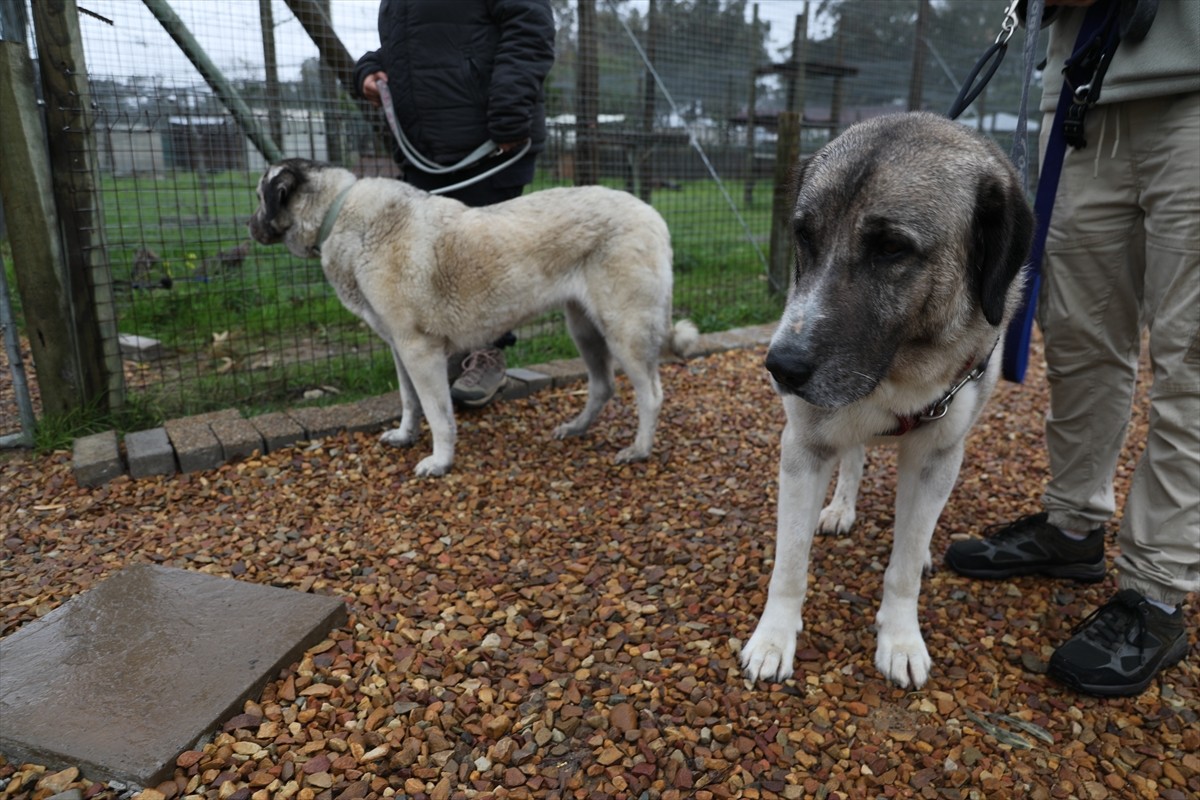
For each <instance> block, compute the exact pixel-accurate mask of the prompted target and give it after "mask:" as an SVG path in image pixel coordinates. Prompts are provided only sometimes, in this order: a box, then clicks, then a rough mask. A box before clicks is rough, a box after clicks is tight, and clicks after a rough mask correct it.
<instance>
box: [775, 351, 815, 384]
mask: <svg viewBox="0 0 1200 800" xmlns="http://www.w3.org/2000/svg"><path fill="white" fill-rule="evenodd" d="M766 367H767V371H768V372H770V373H771V377H772V378H774V379H775V383H776V384H777V385H778V386H779V388H780V389H781V390H782V391H785V392H788V393H789V394H800V389H801V387H803V386H804V384H806V383H808V380H809V378H811V377H812V374H813V369H814V366H813V364H812V363H810V362H808V361H806V360H804V359H803V358H800V357H798V355H797V354H796V353H793V352H788V348H786V347H772V348H771V349H769V350H767V360H766Z"/></svg>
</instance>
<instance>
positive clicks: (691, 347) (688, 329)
mask: <svg viewBox="0 0 1200 800" xmlns="http://www.w3.org/2000/svg"><path fill="white" fill-rule="evenodd" d="M699 341H700V329H699V328H697V327H696V323H694V322H692V321H691V320H690V319H681V320H679V321H678V322H676V323H675V324H674V325H673V326H672V327H671V332H670V334H669V335H668V336H667V341H666V342H665V343H664V346H663V351H664V355H666V354H668V353H669V354H670V355H674V356H677V357H678V358H687V357H688V356H690V355H691V354H692V353H693V352H694V351H695V349H696V344H697V343H698V342H699Z"/></svg>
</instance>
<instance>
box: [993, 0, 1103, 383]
mask: <svg viewBox="0 0 1200 800" xmlns="http://www.w3.org/2000/svg"><path fill="white" fill-rule="evenodd" d="M1030 6H1031V10H1032V6H1033V4H1032V3H1031V4H1030ZM1112 12H1113V8H1111V7H1110V4H1107V3H1096V4H1095V5H1093V6H1091V7H1090V8H1089V9H1088V12H1087V16H1086V17H1084V20H1083V24H1082V25H1081V26H1080V28H1079V36H1078V38H1076V40H1075V51H1074V54H1073V55H1072V56H1071V59H1069V60H1068V62H1070V61H1073V60H1074V59H1075V58H1076V56H1077V55H1078V54H1079V52H1080V51H1081V50H1082V49H1083V48H1085V47H1087V46H1088V45H1089V44H1090V43H1091V41H1092V40H1093V39H1094V38H1095V37H1096V35H1097V34H1098V33H1099V32H1100V31H1101V29H1102V28H1105V27H1109V33H1108V35H1107V36H1106V41H1105V46H1106V47H1108V48H1111V47H1115V43H1114V42H1113V38H1114V35H1115V34H1114V33H1113V32H1112V31H1113V30H1114V29H1112V28H1111V26H1112V24H1113V22H1114V14H1113V13H1112ZM1039 22H1040V20H1039ZM1029 38H1033V36H1032V35H1030V37H1029ZM1026 49H1027V50H1028V47H1027V48H1026ZM1027 55H1028V54H1027ZM1109 56H1111V49H1109ZM1071 83H1072V81H1070V80H1063V86H1062V93H1061V94H1060V95H1059V98H1058V105H1057V107H1056V109H1055V112H1054V127H1053V128H1052V129H1051V130H1050V138H1049V139H1048V140H1047V143H1046V153H1045V156H1044V157H1043V160H1042V169H1041V174H1040V177H1039V179H1038V189H1037V197H1036V199H1035V200H1034V206H1033V208H1034V217H1035V219H1036V220H1037V227H1036V228H1035V229H1034V235H1033V244H1032V246H1031V247H1030V251H1029V265H1028V268H1027V270H1026V280H1025V291H1024V294H1023V295H1022V302H1021V307H1020V308H1019V309H1018V310H1017V313H1016V315H1015V316H1014V317H1013V319H1012V321H1011V322H1010V323H1009V325H1008V330H1007V331H1005V336H1004V359H1003V374H1004V378H1005V379H1006V380H1009V381H1012V382H1013V383H1021V382H1022V381H1024V380H1025V370H1026V368H1027V367H1028V365H1029V342H1030V339H1031V338H1032V335H1033V323H1034V319H1035V318H1036V316H1037V313H1036V312H1037V297H1038V291H1039V289H1040V288H1041V285H1042V256H1043V254H1044V253H1045V248H1046V234H1047V233H1048V232H1049V230H1050V217H1051V216H1052V214H1053V212H1054V198H1055V196H1056V195H1057V194H1058V179H1059V176H1060V174H1061V173H1062V165H1063V159H1064V158H1065V157H1066V153H1067V137H1066V125H1067V121H1068V114H1069V113H1071V114H1072V116H1073V117H1074V114H1076V113H1078V112H1077V111H1076V109H1079V108H1080V107H1081V106H1079V105H1078V104H1076V103H1073V102H1072V101H1073V100H1074V99H1075V92H1074V91H1073V89H1072V87H1071ZM1080 88H1081V89H1085V88H1087V86H1084V87H1080ZM1098 96H1099V87H1098V86H1097V87H1096V94H1095V95H1094V96H1093V97H1091V98H1090V99H1091V100H1093V101H1094V99H1095V97H1098ZM1075 121H1076V120H1074V119H1072V122H1075ZM1078 123H1079V126H1080V128H1081V127H1082V118H1080V119H1079V120H1078ZM1021 138H1023V137H1021ZM1080 146H1082V145H1080ZM1020 149H1021V157H1022V158H1023V157H1024V142H1023V141H1022V142H1021V143H1020ZM1013 150H1014V158H1013V160H1014V162H1016V161H1017V153H1016V151H1017V145H1016V144H1014V145H1013Z"/></svg>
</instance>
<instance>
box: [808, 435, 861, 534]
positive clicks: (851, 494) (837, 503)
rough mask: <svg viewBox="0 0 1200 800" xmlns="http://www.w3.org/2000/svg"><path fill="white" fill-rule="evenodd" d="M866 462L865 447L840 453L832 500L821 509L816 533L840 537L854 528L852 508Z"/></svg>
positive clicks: (856, 498)
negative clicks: (840, 457)
mask: <svg viewBox="0 0 1200 800" xmlns="http://www.w3.org/2000/svg"><path fill="white" fill-rule="evenodd" d="M866 460H867V448H866V445H859V446H858V447H851V448H850V449H848V450H846V451H845V452H844V453H842V460H841V461H840V462H839V463H838V471H837V486H836V487H835V488H834V490H833V499H832V500H830V501H829V505H827V506H825V508H823V509H821V519H820V521H819V522H818V523H817V533H820V534H830V533H832V534H837V535H838V536H841V535H843V534H846V533H849V532H850V529H851V528H853V527H854V520H855V519H856V518H857V515H856V513H855V510H854V507H855V506H856V505H857V504H858V487H859V485H860V484H862V476H863V464H864V462H865V461H866Z"/></svg>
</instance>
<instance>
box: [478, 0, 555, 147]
mask: <svg viewBox="0 0 1200 800" xmlns="http://www.w3.org/2000/svg"><path fill="white" fill-rule="evenodd" d="M492 14H493V16H494V18H495V19H496V22H497V25H498V27H499V29H500V41H499V44H498V45H497V48H496V60H495V62H494V64H493V66H492V80H491V85H490V88H489V90H488V136H490V137H491V139H492V141H495V142H499V143H504V142H516V141H520V140H522V139H527V138H529V136H530V130H531V128H532V127H533V115H534V113H535V109H536V108H537V107H538V100H539V98H540V97H541V92H542V84H543V83H544V82H545V80H546V76H547V75H548V74H549V72H550V68H551V67H552V66H553V65H554V14H553V12H552V11H551V10H550V0H494V2H493V3H492Z"/></svg>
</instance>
